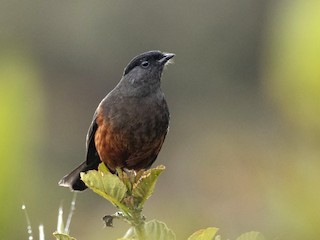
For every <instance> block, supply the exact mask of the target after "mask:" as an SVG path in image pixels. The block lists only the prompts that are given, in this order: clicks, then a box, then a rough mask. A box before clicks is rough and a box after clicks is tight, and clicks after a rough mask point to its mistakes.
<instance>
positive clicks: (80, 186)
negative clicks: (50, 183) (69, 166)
mask: <svg viewBox="0 0 320 240" xmlns="http://www.w3.org/2000/svg"><path fill="white" fill-rule="evenodd" d="M98 165H99V164H98V163H96V164H90V165H87V163H86V162H83V163H81V164H80V166H78V167H77V168H76V169H74V170H73V171H72V172H71V173H69V174H68V175H66V176H64V177H63V178H62V179H61V180H60V181H59V183H58V184H59V185H60V186H62V187H68V188H70V189H71V190H72V191H83V190H85V189H86V188H87V186H86V185H85V184H84V182H82V181H81V179H80V173H81V172H86V171H89V170H92V169H97V168H98Z"/></svg>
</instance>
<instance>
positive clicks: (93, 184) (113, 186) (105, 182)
mask: <svg viewBox="0 0 320 240" xmlns="http://www.w3.org/2000/svg"><path fill="white" fill-rule="evenodd" d="M80 176H81V180H82V181H83V182H84V183H85V184H86V185H87V186H88V187H89V188H90V189H91V190H93V191H94V192H95V193H97V194H99V195H100V196H102V197H104V198H106V199H107V200H108V201H110V202H111V203H112V204H113V205H116V206H118V207H120V208H121V209H123V208H125V209H126V207H125V206H124V205H123V204H122V203H121V201H122V200H123V198H124V197H125V195H126V192H127V188H126V186H125V185H124V183H123V182H122V181H121V180H120V179H119V178H118V177H117V176H116V175H113V174H112V173H110V172H98V171H96V170H91V171H88V172H87V173H81V175H80Z"/></svg>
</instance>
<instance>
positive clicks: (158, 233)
mask: <svg viewBox="0 0 320 240" xmlns="http://www.w3.org/2000/svg"><path fill="white" fill-rule="evenodd" d="M143 230H144V238H145V239H157V240H175V239H176V236H175V234H174V233H173V231H172V230H171V229H169V228H168V227H167V225H166V224H165V223H163V222H160V221H157V220H151V221H149V222H146V223H145V224H144V226H143Z"/></svg>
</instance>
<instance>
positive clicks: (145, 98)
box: [58, 50, 175, 191]
mask: <svg viewBox="0 0 320 240" xmlns="http://www.w3.org/2000/svg"><path fill="white" fill-rule="evenodd" d="M174 56H175V54H173V53H166V52H161V51H159V50H152V51H147V52H144V53H141V54H139V55H137V56H136V57H134V58H133V59H132V60H131V61H130V62H129V64H128V65H127V66H126V67H125V69H124V72H123V75H122V77H121V79H120V81H119V83H118V84H117V85H116V86H115V88H114V89H113V90H111V91H110V92H109V93H108V94H107V95H106V96H105V97H104V98H103V99H102V101H101V102H100V104H99V105H98V107H97V109H96V111H95V113H94V115H93V119H92V122H91V124H90V127H89V129H88V133H87V136H86V157H85V161H84V162H83V163H81V164H80V165H79V166H78V167H76V168H75V169H74V170H73V171H71V172H70V173H69V174H67V175H66V176H64V177H63V178H62V179H61V180H60V181H59V183H58V184H59V185H60V186H63V187H68V188H70V190H72V191H83V190H85V189H86V188H87V186H86V185H85V183H84V182H83V181H82V180H81V178H80V173H81V172H87V171H89V170H97V169H98V166H99V164H100V163H101V162H103V163H104V164H105V165H106V167H107V168H108V169H109V170H110V172H111V173H113V174H116V169H117V168H121V169H128V170H136V171H138V170H141V169H148V168H150V167H151V165H152V164H153V162H154V161H155V160H156V158H157V156H158V154H159V152H160V149H161V147H162V144H163V142H164V140H165V138H166V135H167V132H168V129H169V120H170V113H169V109H168V104H167V102H166V99H165V95H164V93H163V91H162V89H161V77H162V73H163V70H164V67H165V65H167V64H168V63H169V62H171V61H170V59H172V58H173V57H174Z"/></svg>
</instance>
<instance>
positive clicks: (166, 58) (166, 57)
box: [159, 53, 174, 65]
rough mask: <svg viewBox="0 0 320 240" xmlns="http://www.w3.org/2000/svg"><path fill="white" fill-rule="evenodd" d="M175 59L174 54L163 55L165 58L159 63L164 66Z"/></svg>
mask: <svg viewBox="0 0 320 240" xmlns="http://www.w3.org/2000/svg"><path fill="white" fill-rule="evenodd" d="M173 57H174V53H163V57H162V58H161V59H160V60H159V63H161V64H162V65H164V64H166V63H167V62H168V61H169V60H170V59H171V58H173Z"/></svg>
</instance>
